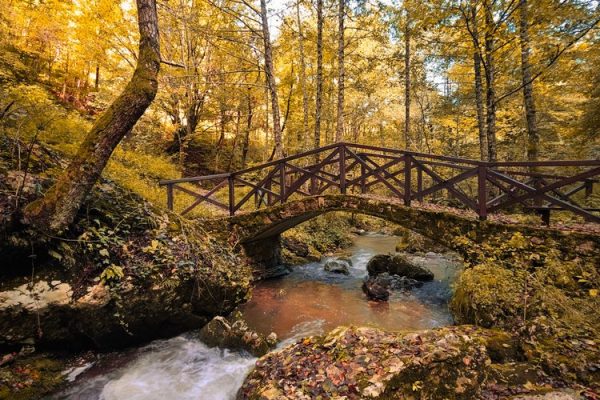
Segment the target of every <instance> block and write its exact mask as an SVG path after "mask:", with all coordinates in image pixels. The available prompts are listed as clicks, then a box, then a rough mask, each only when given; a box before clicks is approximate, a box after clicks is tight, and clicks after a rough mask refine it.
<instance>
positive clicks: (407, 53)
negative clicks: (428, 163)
mask: <svg viewBox="0 0 600 400" xmlns="http://www.w3.org/2000/svg"><path fill="white" fill-rule="evenodd" d="M404 10H405V12H406V27H405V30H404V146H405V148H406V149H408V148H410V144H411V139H410V26H409V24H410V19H409V17H410V16H409V12H408V7H407V6H405V9H404Z"/></svg>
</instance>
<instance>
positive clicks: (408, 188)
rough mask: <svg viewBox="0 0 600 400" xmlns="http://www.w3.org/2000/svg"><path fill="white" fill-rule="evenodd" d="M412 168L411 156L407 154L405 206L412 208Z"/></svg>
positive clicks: (405, 157)
mask: <svg viewBox="0 0 600 400" xmlns="http://www.w3.org/2000/svg"><path fill="white" fill-rule="evenodd" d="M411 168H412V165H411V156H410V155H409V154H406V155H405V156H404V205H405V206H407V207H410V195H411V192H410V183H411V182H410V180H411V177H410V170H411Z"/></svg>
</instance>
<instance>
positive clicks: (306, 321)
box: [240, 235, 460, 339]
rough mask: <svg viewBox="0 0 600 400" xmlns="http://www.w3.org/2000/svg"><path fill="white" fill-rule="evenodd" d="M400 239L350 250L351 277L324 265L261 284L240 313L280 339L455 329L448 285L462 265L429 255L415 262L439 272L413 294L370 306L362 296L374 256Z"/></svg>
mask: <svg viewBox="0 0 600 400" xmlns="http://www.w3.org/2000/svg"><path fill="white" fill-rule="evenodd" d="M397 241H398V239H397V238H395V237H390V236H382V235H367V236H359V237H358V238H356V240H355V243H354V246H353V247H352V248H351V249H350V250H349V252H350V254H351V259H352V262H353V266H352V268H351V269H350V275H348V276H346V275H340V274H335V273H330V272H326V271H324V270H323V262H315V263H310V264H306V265H302V266H297V267H294V269H293V272H292V273H291V274H289V275H287V276H285V277H282V278H277V279H272V280H267V281H263V282H260V283H258V285H257V286H256V287H255V289H254V292H253V296H252V299H251V300H250V301H249V302H248V303H247V304H245V305H243V306H242V307H241V308H240V310H241V311H242V313H243V315H244V318H245V319H246V321H247V322H248V324H249V325H250V326H251V327H252V328H253V329H255V330H257V331H259V332H262V333H265V334H268V333H269V332H275V333H277V336H278V337H279V338H280V339H288V338H292V337H297V336H299V335H303V334H304V335H307V334H318V333H323V332H326V331H328V330H331V329H333V328H335V327H336V326H339V325H370V326H375V327H379V328H383V329H387V330H407V329H426V328H431V327H435V326H441V325H448V324H450V323H452V319H451V316H450V314H449V312H448V307H447V300H448V298H449V295H450V286H449V283H450V281H451V280H452V279H453V277H454V275H455V273H456V271H457V270H458V269H459V268H460V263H459V262H458V261H457V260H456V259H453V258H450V257H447V256H441V255H438V254H433V253H430V254H428V255H426V256H421V257H416V256H412V258H413V261H414V262H416V263H418V264H421V265H423V266H425V267H427V268H429V269H430V270H432V272H434V274H435V280H434V281H433V282H428V283H425V284H424V285H423V287H421V288H416V289H414V290H412V291H411V292H405V293H395V294H394V295H393V296H392V297H391V298H390V301H389V302H383V303H379V302H373V301H368V300H367V298H366V296H365V295H364V294H363V292H362V290H361V285H362V282H363V279H364V278H365V276H366V275H367V271H366V265H367V262H368V260H369V259H370V258H371V257H372V256H373V255H375V254H380V253H389V252H393V251H394V248H395V245H396V243H397Z"/></svg>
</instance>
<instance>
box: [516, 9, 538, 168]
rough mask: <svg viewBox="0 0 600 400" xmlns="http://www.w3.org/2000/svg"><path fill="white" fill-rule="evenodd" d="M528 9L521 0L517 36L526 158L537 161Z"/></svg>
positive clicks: (536, 133)
mask: <svg viewBox="0 0 600 400" xmlns="http://www.w3.org/2000/svg"><path fill="white" fill-rule="evenodd" d="M528 14H529V10H528V5H527V0H521V4H520V20H519V27H520V29H519V36H520V40H521V77H522V80H523V102H524V105H525V118H526V120H527V159H528V160H529V161H537V160H538V157H539V146H540V136H539V132H538V128H537V121H536V110H535V101H534V98H533V82H532V79H531V64H530V62H529V53H530V48H531V45H530V41H529V15H528Z"/></svg>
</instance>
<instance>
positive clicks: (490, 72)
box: [484, 0, 497, 161]
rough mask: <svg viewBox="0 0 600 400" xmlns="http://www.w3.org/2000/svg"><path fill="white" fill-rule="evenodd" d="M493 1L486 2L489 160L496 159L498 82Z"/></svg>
mask: <svg viewBox="0 0 600 400" xmlns="http://www.w3.org/2000/svg"><path fill="white" fill-rule="evenodd" d="M491 7H492V5H491V3H490V2H489V0H488V1H486V2H485V4H484V11H485V25H486V27H485V82H486V124H487V142H488V143H487V144H488V160H489V161H496V160H497V154H496V87H495V86H496V82H495V66H494V34H493V30H494V16H493V14H492V10H491Z"/></svg>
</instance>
